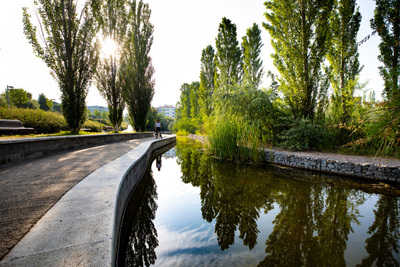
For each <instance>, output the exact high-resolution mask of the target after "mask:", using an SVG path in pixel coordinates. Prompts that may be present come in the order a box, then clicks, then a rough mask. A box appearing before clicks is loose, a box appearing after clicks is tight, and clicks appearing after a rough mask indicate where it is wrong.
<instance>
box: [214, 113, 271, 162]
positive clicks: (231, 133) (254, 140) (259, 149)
mask: <svg viewBox="0 0 400 267" xmlns="http://www.w3.org/2000/svg"><path fill="white" fill-rule="evenodd" d="M262 140H263V138H262V135H261V131H260V130H259V128H258V127H257V126H256V125H253V124H251V123H249V122H247V121H245V120H244V119H242V118H239V117H235V116H225V117H224V118H222V119H220V120H218V122H217V123H216V126H215V127H214V128H213V130H212V131H211V135H210V138H209V153H210V154H212V155H215V156H217V157H218V158H221V159H229V160H232V161H235V162H261V161H262V160H263V157H264V151H263V148H264V144H263V143H264V142H263V141H262Z"/></svg>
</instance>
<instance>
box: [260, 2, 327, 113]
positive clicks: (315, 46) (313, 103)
mask: <svg viewBox="0 0 400 267" xmlns="http://www.w3.org/2000/svg"><path fill="white" fill-rule="evenodd" d="M333 3H334V1H333V0H328V1H326V0H317V1H314V0H305V1H292V0H274V1H267V2H265V6H266V8H267V12H266V13H265V17H266V19H267V21H268V23H264V24H263V26H264V27H265V29H267V30H268V32H269V34H270V35H271V38H272V41H271V43H272V46H273V48H274V50H275V54H273V55H272V57H273V60H274V65H275V66H276V68H277V69H278V71H279V73H280V75H281V77H280V79H279V82H280V86H279V90H280V91H281V92H282V93H283V94H284V96H285V101H286V103H287V104H288V105H289V106H290V109H291V111H292V114H293V116H295V117H304V118H306V117H309V118H310V119H312V120H313V119H314V116H315V110H316V107H317V103H318V100H319V99H320V96H319V95H320V94H324V92H323V91H324V90H325V88H324V87H323V86H321V84H320V83H321V81H322V80H323V72H322V67H321V64H322V63H323V61H324V60H325V55H326V52H327V47H328V46H327V45H326V44H327V43H326V41H327V38H328V36H329V35H330V33H329V24H328V22H329V18H330V13H331V11H332V7H333ZM293 18H296V19H293Z"/></svg>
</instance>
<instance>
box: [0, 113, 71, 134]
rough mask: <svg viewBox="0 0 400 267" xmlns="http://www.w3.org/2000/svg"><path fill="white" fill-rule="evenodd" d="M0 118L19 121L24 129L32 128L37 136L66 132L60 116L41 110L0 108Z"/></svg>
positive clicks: (63, 120) (66, 127) (65, 126)
mask: <svg viewBox="0 0 400 267" xmlns="http://www.w3.org/2000/svg"><path fill="white" fill-rule="evenodd" d="M0 118H2V119H9V120H20V121H21V122H22V124H23V125H24V126H25V127H33V128H34V129H35V132H36V133H38V134H42V133H43V134H47V133H57V132H60V131H65V130H68V125H67V123H66V122H65V119H64V117H63V116H62V115H60V114H58V113H54V112H49V111H44V110H41V109H36V110H31V109H19V108H10V109H7V108H0Z"/></svg>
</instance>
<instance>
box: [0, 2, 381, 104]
mask: <svg viewBox="0 0 400 267" xmlns="http://www.w3.org/2000/svg"><path fill="white" fill-rule="evenodd" d="M144 1H145V2H147V3H149V4H150V8H151V10H152V16H151V21H152V23H153V25H154V27H155V30H154V43H153V47H152V50H151V56H152V58H153V66H154V68H155V71H156V72H155V81H156V85H155V95H154V98H153V101H152V105H153V106H159V105H164V104H168V105H175V104H176V102H177V101H178V100H179V95H180V91H179V89H180V87H181V85H182V84H183V83H191V82H193V81H198V80H199V74H200V57H201V52H202V50H203V49H204V48H205V47H207V45H212V46H213V47H214V48H215V37H216V36H217V33H218V26H219V23H220V22H221V20H222V18H223V17H227V18H228V19H230V20H231V21H232V22H233V23H235V24H236V26H237V31H238V41H239V43H241V38H242V36H244V35H245V34H246V30H247V28H249V27H251V26H252V24H253V23H254V22H256V23H257V24H258V25H259V27H260V28H261V29H262V39H263V43H264V46H263V49H262V55H261V56H262V59H263V61H264V70H265V72H266V71H268V70H272V71H273V72H275V73H276V74H277V72H276V70H275V68H274V67H273V64H272V59H271V57H270V54H271V53H273V50H272V48H271V45H270V39H269V34H268V32H267V31H266V30H265V29H264V28H263V27H262V22H266V19H265V17H264V15H263V14H264V13H265V11H266V10H265V8H264V5H263V3H264V0H246V1H245V0H201V1H198V0H196V1H195V0H170V1H166V0H144ZM32 3H33V1H32V0H1V1H0V49H1V50H0V92H4V91H5V90H6V86H7V85H11V86H14V87H15V88H23V89H24V90H26V91H28V92H30V93H32V95H33V98H34V99H37V98H38V96H39V94H40V93H44V94H45V95H46V97H47V98H50V99H55V100H56V101H58V102H59V101H60V96H61V92H60V90H59V89H58V85H57V83H56V82H55V81H54V79H53V78H52V77H51V76H50V72H49V69H48V68H47V66H46V65H45V64H44V62H43V61H42V60H41V59H39V58H37V57H36V56H35V54H34V53H33V49H32V47H31V45H30V44H29V43H28V41H27V39H26V38H25V36H24V34H23V26H22V7H24V6H26V7H28V8H32V7H33V4H32ZM358 4H359V5H360V10H361V13H362V16H363V18H362V24H361V29H360V32H359V38H358V39H359V40H362V39H363V38H364V37H365V36H367V35H368V34H370V33H371V32H372V30H371V28H370V26H369V25H370V23H369V21H370V19H371V18H372V16H373V10H374V7H375V1H373V0H362V1H359V3H358ZM32 19H35V20H36V18H35V17H32ZM379 42H380V38H379V36H377V35H375V36H373V37H371V39H370V40H369V41H368V42H366V43H364V44H363V45H362V46H360V47H359V53H360V58H359V59H360V61H361V64H362V65H364V70H363V71H362V73H361V77H360V81H361V82H365V81H369V83H368V85H367V89H370V90H375V91H376V95H377V97H379V96H380V95H381V92H382V88H383V81H382V78H381V77H380V76H379V73H378V66H379V65H380V62H379V61H378V60H377V56H378V54H379V50H378V44H379ZM268 85H269V81H267V79H266V77H264V83H263V86H265V87H266V86H268ZM86 102H87V105H102V106H106V101H105V100H104V99H102V97H101V96H100V94H99V93H98V91H97V89H96V87H95V86H94V85H92V87H91V88H90V90H89V94H88V97H87V100H86Z"/></svg>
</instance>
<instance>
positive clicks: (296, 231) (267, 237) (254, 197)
mask: <svg viewBox="0 0 400 267" xmlns="http://www.w3.org/2000/svg"><path fill="white" fill-rule="evenodd" d="M160 159H161V166H159V165H160ZM158 167H160V168H159V169H158ZM399 212H400V190H398V189H396V188H393V187H390V186H388V185H384V184H378V185H376V184H375V185H373V184H371V183H369V184H368V183H365V182H360V181H357V180H352V179H345V178H344V177H338V176H327V175H322V174H316V173H311V172H304V171H295V172H293V171H292V170H291V169H285V168H276V167H267V166H250V165H237V164H233V163H228V162H220V161H216V160H213V159H211V158H209V157H208V156H207V155H206V154H205V153H203V151H202V147H201V144H200V143H194V141H193V140H190V139H179V140H178V141H177V145H176V147H175V148H172V149H171V150H170V151H169V152H167V153H166V154H164V155H163V156H162V157H159V158H158V159H157V160H155V161H154V162H153V165H152V170H151V171H150V174H149V175H148V178H147V185H146V189H145V191H144V194H143V198H142V202H141V204H140V207H139V209H138V211H137V213H136V217H135V219H134V222H133V226H132V228H131V229H132V232H131V235H130V237H129V240H130V241H129V242H130V243H129V248H128V250H127V258H126V266H148V265H150V264H154V265H155V266H226V267H227V266H399V265H400V254H399V249H400V231H399V230H400V218H399Z"/></svg>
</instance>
